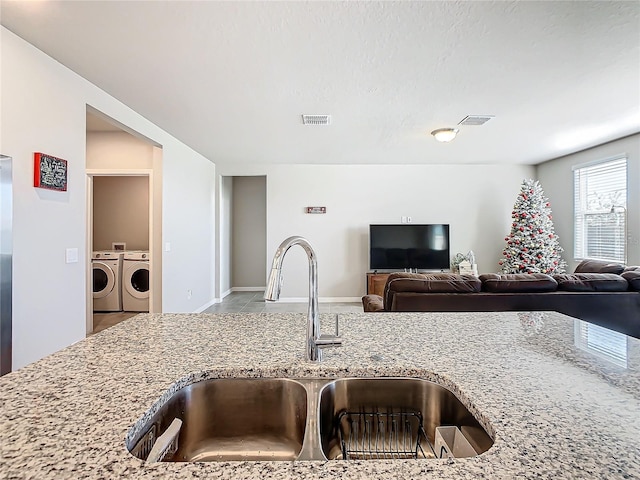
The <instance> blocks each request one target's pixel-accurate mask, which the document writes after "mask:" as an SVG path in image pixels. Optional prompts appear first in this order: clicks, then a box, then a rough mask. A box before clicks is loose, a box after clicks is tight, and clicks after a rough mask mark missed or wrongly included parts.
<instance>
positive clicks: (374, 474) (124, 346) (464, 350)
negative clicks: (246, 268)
mask: <svg viewBox="0 0 640 480" xmlns="http://www.w3.org/2000/svg"><path fill="white" fill-rule="evenodd" d="M322 320H323V321H324V322H326V323H327V325H326V326H325V327H324V329H323V331H324V332H331V326H330V325H329V323H330V321H331V320H332V317H329V316H322ZM340 324H341V335H342V337H343V340H344V344H343V347H342V348H339V349H330V350H327V351H326V352H325V360H324V362H323V363H321V364H308V363H305V362H304V360H303V354H304V336H305V325H306V318H305V315H303V314H217V315H207V314H142V315H138V316H136V317H134V318H132V319H130V320H127V321H125V322H123V323H121V324H119V325H117V326H115V327H112V328H110V329H108V330H106V331H104V332H101V333H99V334H96V335H94V336H91V337H89V338H87V339H86V340H84V341H82V342H79V343H77V344H75V345H72V346H70V347H68V348H66V349H64V350H62V351H60V352H57V353H55V354H53V355H51V356H49V357H47V358H45V359H43V360H41V361H38V362H36V363H34V364H31V365H29V366H27V367H25V368H22V369H21V370H19V371H17V372H13V373H11V374H9V375H6V376H4V377H1V378H0V449H1V450H0V453H1V455H0V460H1V461H0V478H3V479H29V478H34V479H39V478H55V479H107V478H108V479H113V478H131V479H157V478H171V479H174V478H213V477H216V478H234V479H235V478H247V479H271V478H273V479H285V480H286V479H297V478H305V479H326V478H362V479H369V478H393V479H418V478H429V479H434V478H443V479H444V478H447V479H449V478H461V479H471V478H490V479H498V478H536V479H539V478H550V479H551V478H553V479H558V478H571V479H576V478H589V479H593V478H607V479H613V478H640V340H636V339H633V338H628V339H624V338H623V340H622V343H621V344H619V345H622V346H623V347H624V344H625V343H624V342H625V341H626V352H627V358H626V359H624V358H623V357H620V358H618V359H617V360H615V362H617V364H616V363H613V362H611V361H609V360H606V359H604V357H602V356H600V355H598V354H594V353H591V352H590V351H589V348H590V349H591V351H594V348H595V347H594V345H589V346H588V348H578V346H576V345H577V344H576V341H575V336H576V332H577V331H578V330H577V329H579V327H576V326H575V325H574V320H573V319H571V318H569V317H566V316H564V315H560V314H555V313H545V314H542V313H534V314H519V313H513V312H506V313H373V314H364V313H363V314H342V315H340ZM613 341H614V342H615V340H613ZM623 350H624V348H623ZM625 363H626V365H625ZM236 376H237V377H247V376H248V377H277V376H285V377H294V378H295V377H347V376H410V377H419V378H427V379H431V380H435V381H437V382H440V383H443V384H445V385H446V386H448V387H449V388H451V389H453V390H454V391H455V392H457V393H458V394H459V395H460V397H461V399H463V401H464V402H465V403H467V405H468V406H469V407H471V409H472V410H473V411H476V412H477V413H478V417H479V420H481V423H484V424H485V426H486V427H487V429H488V430H490V431H492V432H494V436H495V439H494V440H495V443H494V445H493V446H492V447H491V449H489V450H488V451H487V452H485V453H483V454H482V455H479V456H477V457H472V458H464V459H453V460H440V459H435V460H434V459H431V460H395V461H391V460H376V461H352V462H341V461H325V462H322V461H314V462H309V461H295V462H227V463H217V462H210V463H157V464H147V463H145V462H143V461H141V460H139V459H137V458H135V457H133V456H131V455H130V454H129V452H128V451H127V449H126V446H125V439H126V438H127V435H130V434H131V429H132V427H133V425H134V424H135V423H136V422H137V421H138V420H139V419H140V418H141V417H143V416H144V415H145V413H147V412H149V410H150V409H151V407H152V406H153V405H154V404H155V403H156V402H157V401H158V399H159V398H160V397H161V396H162V395H163V394H164V393H166V392H167V390H168V389H170V388H172V386H173V388H175V385H176V383H177V382H179V383H180V384H184V383H189V382H192V381H196V380H198V379H203V378H215V377H236Z"/></svg>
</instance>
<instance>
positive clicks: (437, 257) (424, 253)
mask: <svg viewBox="0 0 640 480" xmlns="http://www.w3.org/2000/svg"><path fill="white" fill-rule="evenodd" d="M449 267H450V254H449V225H448V224H443V223H439V224H429V225H417V224H412V223H407V224H404V223H403V224H401V225H369V268H370V269H371V270H403V269H407V268H411V269H418V270H448V269H449Z"/></svg>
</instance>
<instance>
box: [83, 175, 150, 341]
mask: <svg viewBox="0 0 640 480" xmlns="http://www.w3.org/2000/svg"><path fill="white" fill-rule="evenodd" d="M86 174H87V244H86V251H87V257H88V259H89V261H88V262H87V268H86V278H87V282H86V284H87V315H86V317H87V322H86V323H87V325H86V328H87V335H89V334H91V333H92V332H93V281H92V280H93V270H92V267H91V253H92V251H93V250H92V249H93V179H94V177H148V180H149V252H155V244H154V241H153V237H154V235H153V233H154V231H155V230H154V224H153V213H154V207H153V199H154V188H153V170H152V169H146V168H145V169H131V170H122V169H87V171H86ZM155 262H156V260H155V255H149V277H150V278H151V280H152V282H151V285H152V288H150V289H149V313H155V308H154V302H153V300H154V291H155V290H156V288H157V287H158V285H155V282H154V281H153V279H154V276H153V273H154V263H155Z"/></svg>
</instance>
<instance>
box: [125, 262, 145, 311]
mask: <svg viewBox="0 0 640 480" xmlns="http://www.w3.org/2000/svg"><path fill="white" fill-rule="evenodd" d="M122 308H123V310H124V311H125V312H148V311H149V252H145V251H129V252H124V256H123V262H122Z"/></svg>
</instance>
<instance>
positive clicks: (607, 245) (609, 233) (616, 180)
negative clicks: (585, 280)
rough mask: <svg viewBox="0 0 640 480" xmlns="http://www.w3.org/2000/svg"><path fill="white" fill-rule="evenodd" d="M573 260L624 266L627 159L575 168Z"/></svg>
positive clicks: (611, 160) (625, 250)
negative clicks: (597, 261) (605, 261)
mask: <svg viewBox="0 0 640 480" xmlns="http://www.w3.org/2000/svg"><path fill="white" fill-rule="evenodd" d="M573 182H574V189H573V191H574V222H575V223H574V258H575V259H577V260H580V259H583V258H595V259H601V260H612V261H617V262H620V263H626V256H627V248H626V236H627V235H626V232H627V158H626V157H617V158H614V159H610V160H606V161H603V162H600V163H596V164H592V165H587V166H583V167H576V168H574V170H573Z"/></svg>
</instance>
